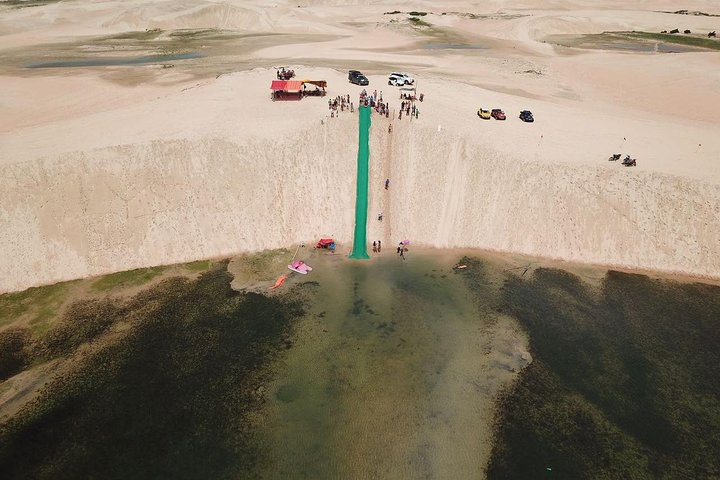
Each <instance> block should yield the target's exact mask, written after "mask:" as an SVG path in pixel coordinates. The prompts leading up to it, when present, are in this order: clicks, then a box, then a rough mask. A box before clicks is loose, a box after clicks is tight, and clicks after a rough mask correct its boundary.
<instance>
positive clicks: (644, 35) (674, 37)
mask: <svg viewBox="0 0 720 480" xmlns="http://www.w3.org/2000/svg"><path fill="white" fill-rule="evenodd" d="M610 33H615V34H617V35H621V36H624V37H628V38H639V39H643V40H655V41H659V42H665V43H676V44H678V45H689V46H692V47H700V48H709V49H712V50H720V40H717V39H715V38H707V37H697V36H690V35H685V34H681V33H678V34H669V33H651V32H610Z"/></svg>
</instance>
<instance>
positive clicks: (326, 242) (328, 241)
mask: <svg viewBox="0 0 720 480" xmlns="http://www.w3.org/2000/svg"><path fill="white" fill-rule="evenodd" d="M315 248H328V249H330V250H335V240H333V239H332V238H321V239H320V240H318V243H317V245H315Z"/></svg>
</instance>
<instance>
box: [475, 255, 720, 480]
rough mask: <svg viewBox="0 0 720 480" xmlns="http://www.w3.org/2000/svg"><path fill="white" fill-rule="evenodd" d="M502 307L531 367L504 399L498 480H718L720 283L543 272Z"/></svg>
mask: <svg viewBox="0 0 720 480" xmlns="http://www.w3.org/2000/svg"><path fill="white" fill-rule="evenodd" d="M462 263H466V264H468V269H467V271H463V272H462V273H461V274H463V275H466V276H467V280H468V282H469V284H470V285H471V287H472V288H474V289H476V290H477V291H481V290H482V289H484V288H486V287H485V286H483V284H482V283H481V282H480V280H481V279H478V278H475V277H472V276H471V275H472V272H473V270H474V269H476V267H477V264H478V261H475V260H468V259H463V260H462ZM483 295H484V294H478V298H479V299H481V298H483ZM500 308H501V310H502V311H503V312H504V313H507V314H510V315H513V316H515V317H516V318H517V319H518V320H519V321H520V323H521V324H522V325H523V326H524V328H526V329H527V331H528V333H529V335H530V348H531V353H532V355H533V363H532V364H531V365H530V366H528V367H527V368H526V369H525V370H524V371H523V372H522V373H521V376H520V380H519V381H518V383H517V384H516V385H514V386H513V387H512V388H511V389H510V390H509V391H507V392H506V394H505V395H504V397H503V398H502V399H501V401H500V407H501V413H500V416H499V419H498V421H497V427H496V428H497V440H496V444H495V446H494V449H493V456H492V459H491V462H490V464H489V467H488V478H489V479H491V480H492V479H507V478H544V477H545V476H547V477H549V478H572V479H578V480H582V479H595V478H632V479H676V478H716V477H718V475H720V457H718V455H717V451H718V447H719V446H720V383H719V382H718V381H717V375H716V373H715V366H716V365H718V364H719V363H720V348H718V347H719V346H720V287H717V286H712V285H704V284H683V283H678V282H672V281H661V280H653V279H650V278H648V277H647V276H643V275H632V274H625V273H619V272H613V271H610V272H608V273H607V274H606V277H605V279H604V281H603V283H602V285H601V286H600V287H598V288H593V287H590V286H589V285H587V284H585V283H583V282H582V281H581V280H580V279H579V278H578V277H575V276H573V275H571V274H568V273H566V272H564V271H561V270H552V269H538V270H536V271H535V272H534V273H533V275H532V277H531V278H529V279H527V277H525V278H520V277H517V276H513V277H511V278H509V279H508V280H507V281H506V282H505V285H504V286H503V299H502V305H501V307H500ZM548 469H551V470H548Z"/></svg>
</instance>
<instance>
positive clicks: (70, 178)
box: [0, 0, 720, 292]
mask: <svg viewBox="0 0 720 480" xmlns="http://www.w3.org/2000/svg"><path fill="white" fill-rule="evenodd" d="M638 5H639V6H631V5H630V4H628V2H620V1H609V0H605V1H600V2H596V1H590V0H578V1H570V0H563V1H554V2H545V1H540V0H528V1H525V2H508V1H495V2H482V3H481V4H478V3H473V2H467V1H464V2H463V1H444V2H442V1H441V2H429V1H428V2H387V3H386V2H363V1H352V2H351V1H346V2H344V1H340V0H337V1H330V0H328V1H307V0H293V1H292V2H285V1H284V0H278V1H262V0H249V1H240V0H236V1H231V2H222V3H217V2H203V1H200V0H193V1H190V0H185V1H180V2H177V1H172V2H170V1H166V2H158V1H152V2H151V1H147V0H146V1H129V2H128V1H122V2H120V1H98V2H93V3H89V4H88V3H86V2H72V1H71V2H60V3H50V4H48V5H45V6H39V7H33V8H20V9H17V8H10V7H0V39H2V41H0V272H2V276H0V292H5V291H15V290H21V289H24V288H27V287H29V286H34V285H40V284H47V283H52V282H56V281H60V280H68V279H73V278H79V277H85V276H91V275H98V274H103V273H109V272H114V271H119V270H127V269H132V268H137V267H144V266H153V265H158V264H169V263H176V262H184V261H191V260H196V259H201V258H208V257H220V256H227V255H232V254H236V253H239V252H247V251H255V250H262V249H267V248H276V247H282V246H289V245H292V244H296V243H299V242H313V240H314V239H316V238H317V237H319V236H334V237H335V238H336V240H337V241H338V242H340V244H341V245H342V251H343V252H344V251H347V250H349V248H350V246H351V244H352V241H353V238H352V235H353V226H354V222H355V216H354V209H355V182H356V162H357V148H358V143H357V142H358V140H357V139H358V117H357V112H355V113H349V112H341V113H340V115H339V117H338V118H329V117H330V115H329V110H328V105H327V100H328V99H330V98H333V97H335V96H337V95H346V94H349V95H350V97H351V100H352V101H353V102H354V103H355V105H357V100H358V95H359V93H360V91H361V90H362V88H361V87H358V86H355V85H351V84H349V83H348V81H347V69H349V68H354V67H356V68H358V69H360V70H363V71H364V72H365V73H366V74H368V77H369V79H370V86H369V87H367V88H368V89H369V90H371V91H372V90H377V91H378V92H380V91H382V93H383V97H384V99H385V100H389V101H390V105H391V108H393V109H394V112H395V116H393V117H391V118H390V119H387V118H384V117H380V116H379V115H376V114H373V119H372V122H373V123H372V127H371V128H372V130H371V137H370V148H371V158H370V164H371V183H370V212H369V218H370V220H369V225H368V239H370V241H372V240H375V239H381V240H383V243H385V244H386V245H392V244H393V242H397V241H398V240H400V239H404V238H409V239H411V240H412V242H414V243H417V244H422V245H425V246H435V247H478V248H483V249H491V250H498V251H512V252H518V253H523V254H530V255H537V256H543V257H551V258H558V259H565V260H573V261H579V262H586V263H598V264H606V265H612V266H620V267H624V268H642V269H650V270H657V271H665V272H682V273H685V274H689V275H695V276H706V277H716V278H717V277H720V233H719V232H720V134H719V133H720V108H718V107H719V106H720V81H719V80H718V79H720V53H718V52H716V51H707V52H693V53H660V52H652V51H650V52H630V51H622V52H621V51H609V50H590V49H571V48H567V47H557V46H553V45H551V44H550V43H548V42H546V38H547V37H548V36H550V35H561V34H589V33H600V32H603V31H621V30H622V31H628V30H644V31H651V32H659V31H660V30H663V29H668V30H669V29H672V28H675V27H678V28H681V30H682V29H685V28H688V29H691V30H693V32H698V33H702V32H708V31H710V30H715V29H720V28H719V27H720V19H719V17H708V16H692V15H673V14H669V13H662V12H663V11H673V10H677V9H678V8H684V9H689V10H698V11H703V12H708V13H712V14H720V7H718V5H717V2H713V1H690V2H688V3H686V4H683V5H681V6H678V4H677V2H671V1H647V2H639V4H638ZM395 10H398V11H402V12H409V11H412V10H416V11H424V12H429V14H428V15H426V16H423V17H422V18H421V19H422V21H424V22H426V23H428V24H430V25H431V26H429V27H428V26H422V25H420V26H418V25H412V22H411V21H410V20H408V15H407V14H394V15H389V14H385V13H386V12H391V11H395ZM443 13H444V14H443ZM470 14H472V15H470ZM155 28H159V29H162V30H163V32H164V33H163V34H162V36H167V35H169V34H168V33H167V32H171V31H174V30H177V29H220V30H221V31H222V32H223V34H228V35H229V34H231V33H239V34H250V33H253V34H256V35H255V36H254V37H248V39H249V40H248V41H250V40H251V39H258V38H261V39H263V40H262V42H265V43H257V44H253V45H254V47H253V48H250V47H248V48H247V50H243V48H242V44H241V43H239V44H238V43H236V44H234V45H239V46H238V47H237V49H235V47H233V48H226V49H225V50H222V51H220V53H218V54H217V55H213V53H212V51H210V50H209V52H210V53H208V55H207V56H206V57H203V58H200V59H195V60H180V61H177V62H174V63H175V67H174V68H160V66H158V65H135V66H113V67H83V68H80V67H72V68H48V69H28V68H25V67H27V65H29V64H32V63H34V62H38V61H53V60H57V59H58V58H57V57H58V55H59V56H62V54H61V53H58V52H60V51H61V50H58V48H60V47H58V45H70V44H72V45H73V48H75V51H76V52H77V51H87V52H90V51H91V48H90V47H89V46H88V45H90V43H91V42H90V40H88V39H93V38H97V37H100V36H110V35H117V34H122V33H124V32H135V31H139V32H144V31H145V30H146V29H155ZM267 33H282V34H287V35H276V36H272V37H262V35H261V34H267ZM459 39H461V40H462V41H463V42H465V43H464V44H463V45H464V46H465V48H455V46H454V42H455V43H458V42H460V41H461V40H459ZM252 41H256V40H252ZM258 42H259V41H258ZM473 42H475V43H473ZM120 43H121V42H120ZM473 45H477V48H474V47H473ZM468 46H469V47H473V48H469V47H468ZM63 48H64V47H63ZM113 48H117V49H118V51H120V52H121V51H122V45H120V46H114V47H113ZM62 51H64V50H62ZM38 52H39V53H38ZM113 54H116V53H113ZM281 64H286V65H290V66H292V67H293V68H294V69H295V70H296V72H297V74H298V77H297V78H298V79H323V80H327V81H328V82H329V87H328V96H327V97H326V98H314V97H308V98H305V99H303V100H302V101H299V102H298V101H295V102H272V101H271V100H270V95H269V87H270V82H271V80H273V79H274V78H275V70H274V69H273V68H272V67H273V66H275V65H281ZM392 70H400V71H407V72H410V73H412V74H413V75H414V76H415V78H416V79H417V87H418V93H420V92H422V93H423V94H424V97H425V98H424V101H423V102H422V103H418V104H417V105H418V107H419V109H420V115H419V118H417V119H413V120H412V121H410V120H409V119H408V118H407V117H403V119H402V120H398V119H397V110H398V108H399V105H400V99H399V92H398V90H397V89H396V88H395V87H390V86H388V85H387V73H389V72H390V71H392ZM221 73H222V75H219V74H221ZM481 106H482V107H485V108H503V109H504V110H505V112H506V113H507V115H508V120H507V121H505V122H499V121H495V120H481V119H479V118H478V116H477V115H476V111H477V109H478V108H479V107H481ZM523 109H529V110H532V111H533V113H534V114H535V118H536V122H535V123H533V124H525V123H523V122H521V121H520V120H519V119H518V113H519V111H520V110H523ZM390 123H392V133H388V126H389V124H390ZM612 153H623V155H624V154H630V155H632V156H633V157H636V158H637V162H638V166H637V167H634V168H626V167H623V166H622V165H620V164H619V162H608V161H607V158H608V156H609V155H610V154H612ZM386 178H389V179H390V181H391V186H390V189H389V190H387V191H386V190H385V189H384V188H383V183H384V180H385V179H386ZM379 212H383V213H384V220H383V222H378V221H377V220H376V219H375V216H376V215H377V213H379ZM387 250H388V251H390V249H387Z"/></svg>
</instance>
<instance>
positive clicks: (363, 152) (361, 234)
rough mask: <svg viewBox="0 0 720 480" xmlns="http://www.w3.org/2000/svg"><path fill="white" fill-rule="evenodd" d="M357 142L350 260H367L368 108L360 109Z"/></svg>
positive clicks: (368, 256)
mask: <svg viewBox="0 0 720 480" xmlns="http://www.w3.org/2000/svg"><path fill="white" fill-rule="evenodd" d="M359 112H360V123H359V124H360V137H359V140H358V161H357V165H358V167H357V199H356V201H355V240H354V241H353V250H352V253H351V254H350V258H355V259H369V258H370V255H368V252H367V216H368V189H369V175H370V112H371V110H370V107H360V109H359Z"/></svg>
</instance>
